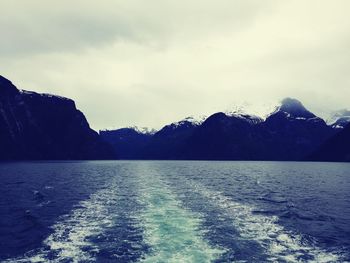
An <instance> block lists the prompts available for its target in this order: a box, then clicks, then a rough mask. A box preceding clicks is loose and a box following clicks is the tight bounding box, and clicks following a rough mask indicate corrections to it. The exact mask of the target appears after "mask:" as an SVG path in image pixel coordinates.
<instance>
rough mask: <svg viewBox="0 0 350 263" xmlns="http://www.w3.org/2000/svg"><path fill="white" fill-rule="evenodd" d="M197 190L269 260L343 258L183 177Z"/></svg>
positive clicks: (326, 260) (271, 218)
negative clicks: (255, 243) (262, 251)
mask: <svg viewBox="0 0 350 263" xmlns="http://www.w3.org/2000/svg"><path fill="white" fill-rule="evenodd" d="M187 183H188V185H189V186H190V187H191V188H192V189H193V190H194V191H196V192H197V193H199V194H200V195H202V196H203V197H205V198H206V199H207V200H209V202H211V203H212V204H213V205H215V206H217V207H218V208H220V209H221V210H222V211H223V212H224V213H225V214H226V215H227V216H229V217H230V218H232V220H233V224H234V227H235V228H236V229H237V230H238V231H239V233H240V236H241V237H242V238H244V239H247V240H255V241H256V242H258V243H259V245H260V246H261V247H262V248H263V249H264V250H265V251H266V253H267V257H268V260H269V261H271V262H281V261H282V262H315V263H316V262H317V263H331V262H332V263H334V262H344V261H343V260H342V257H341V253H340V252H329V251H324V250H322V249H321V248H319V247H317V246H316V245H314V244H312V243H311V242H308V241H307V240H306V239H305V238H304V237H303V236H302V235H300V234H294V233H292V232H291V231H288V230H286V229H285V228H284V227H283V226H281V225H279V224H278V217H277V216H266V215H262V214H257V213H255V212H254V211H256V208H255V207H253V206H251V205H248V204H242V203H239V202H235V201H233V200H232V199H231V198H229V197H227V196H225V195H224V194H223V193H222V192H220V191H214V190H211V189H208V188H206V187H205V186H204V185H202V184H201V183H198V182H195V181H193V180H192V181H190V180H188V181H187Z"/></svg>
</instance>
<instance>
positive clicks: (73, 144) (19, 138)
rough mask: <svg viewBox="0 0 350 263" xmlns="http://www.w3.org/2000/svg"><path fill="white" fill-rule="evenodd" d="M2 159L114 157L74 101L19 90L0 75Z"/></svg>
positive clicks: (0, 139) (0, 155)
mask: <svg viewBox="0 0 350 263" xmlns="http://www.w3.org/2000/svg"><path fill="white" fill-rule="evenodd" d="M0 149H1V150H0V159H8V160H11V159H28V160H39V159H43V160H44V159H45V160H59V159H63V160H73V159H76V160H81V159H111V158H113V157H114V154H113V151H112V149H111V147H110V146H109V145H107V144H106V143H104V142H102V140H101V139H100V137H99V135H98V134H97V133H96V132H95V131H93V130H92V129H91V128H90V127H89V124H88V122H87V120H86V118H85V116H84V115H83V114H82V113H81V112H80V111H79V110H77V109H76V107H75V103H74V101H72V100H70V99H67V98H62V97H58V96H52V95H48V94H38V93H35V92H26V91H19V90H18V89H17V88H16V87H15V86H14V85H13V84H12V83H11V82H10V81H8V80H7V79H5V78H3V77H0Z"/></svg>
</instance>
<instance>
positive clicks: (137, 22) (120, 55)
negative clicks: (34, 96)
mask: <svg viewBox="0 0 350 263" xmlns="http://www.w3.org/2000/svg"><path fill="white" fill-rule="evenodd" d="M0 9H1V16H0V32H1V41H0V59H1V69H0V74H1V75H3V76H5V77H7V78H9V79H11V80H12V81H13V82H14V84H15V85H17V86H18V87H19V88H21V89H27V90H34V91H37V92H46V93H53V94H57V95H62V96H66V97H70V98H73V99H74V100H75V101H76V103H77V106H78V107H79V108H80V109H81V110H82V111H83V112H84V113H85V114H86V116H87V118H88V120H89V122H90V124H91V126H92V127H93V128H95V129H102V128H113V127H123V126H129V125H138V126H149V127H155V128H159V127H161V126H162V125H164V124H166V123H169V122H172V121H176V120H180V119H182V118H184V117H186V116H189V115H195V116H197V115H202V114H205V115H208V114H211V113H213V112H217V111H225V110H230V109H232V108H235V107H236V106H237V105H238V106H241V105H245V107H246V108H247V109H249V110H251V111H252V112H258V113H261V114H262V113H264V112H265V111H266V110H265V109H266V108H268V107H270V105H272V104H274V103H276V102H278V101H279V100H281V99H282V98H284V97H295V98H298V99H300V100H301V101H302V102H303V103H304V104H305V106H307V107H308V108H309V109H311V110H313V111H314V112H315V113H317V114H319V115H321V116H322V115H325V114H327V112H329V111H333V110H336V109H341V108H349V107H350V48H349V47H350V19H349V10H350V1H348V0H293V1H291V0H271V1H270V0H264V1H261V0H215V1H214V0H183V1H181V0H180V1H179V0H147V1H146V0H144V1H141V0H99V1H89V0H75V1H68V0H61V1H47V0H26V1H23V0H0Z"/></svg>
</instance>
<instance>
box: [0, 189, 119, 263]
mask: <svg viewBox="0 0 350 263" xmlns="http://www.w3.org/2000/svg"><path fill="white" fill-rule="evenodd" d="M115 188H116V187H111V186H109V187H108V188H106V189H103V190H100V191H97V192H96V193H94V194H92V195H91V196H90V197H89V199H87V200H84V201H81V202H79V204H78V206H77V208H75V209H74V210H73V211H72V212H71V213H70V214H68V215H65V216H62V217H61V220H60V221H58V222H57V223H56V224H54V225H53V226H52V227H51V228H52V229H53V233H52V234H51V235H50V236H49V237H47V238H46V239H45V240H44V242H43V245H44V246H47V247H48V249H41V250H40V251H38V252H29V253H26V254H27V255H28V256H24V257H23V258H20V259H12V260H11V259H10V260H7V261H5V262H74V263H75V262H94V261H95V257H94V254H96V253H97V252H98V248H97V246H96V245H94V244H93V243H91V242H90V241H89V238H90V237H95V236H98V235H100V234H102V233H103V232H104V231H105V230H106V229H107V228H109V227H112V226H113V218H112V215H111V214H110V212H109V210H108V207H109V206H111V205H114V204H116V192H115ZM52 253H53V255H54V256H53V257H54V259H52V260H49V259H48V257H49V254H52Z"/></svg>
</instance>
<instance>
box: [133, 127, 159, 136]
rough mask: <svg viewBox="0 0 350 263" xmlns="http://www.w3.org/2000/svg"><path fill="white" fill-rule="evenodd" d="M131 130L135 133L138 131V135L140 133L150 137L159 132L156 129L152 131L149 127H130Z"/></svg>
mask: <svg viewBox="0 0 350 263" xmlns="http://www.w3.org/2000/svg"><path fill="white" fill-rule="evenodd" d="M128 128H129V129H133V130H134V131H136V132H137V133H140V134H150V135H153V134H155V133H156V132H157V130H155V129H150V128H147V127H138V126H131V127H128Z"/></svg>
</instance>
